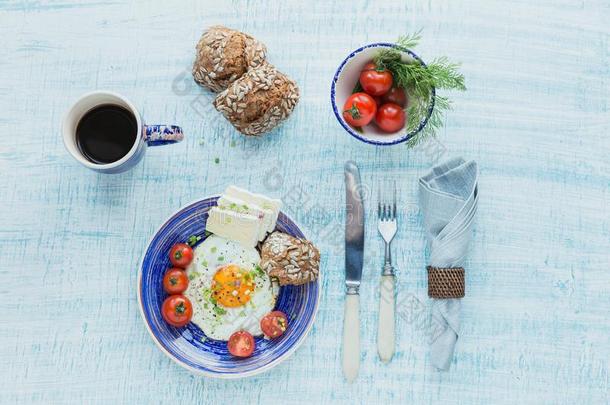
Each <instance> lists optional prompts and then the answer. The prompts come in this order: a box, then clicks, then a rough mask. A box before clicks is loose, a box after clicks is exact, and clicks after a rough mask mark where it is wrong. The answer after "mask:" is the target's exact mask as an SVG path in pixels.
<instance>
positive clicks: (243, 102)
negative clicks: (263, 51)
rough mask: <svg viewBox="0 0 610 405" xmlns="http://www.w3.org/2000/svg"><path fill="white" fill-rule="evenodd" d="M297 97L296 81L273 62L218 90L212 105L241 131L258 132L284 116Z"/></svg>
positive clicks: (265, 129)
mask: <svg viewBox="0 0 610 405" xmlns="http://www.w3.org/2000/svg"><path fill="white" fill-rule="evenodd" d="M298 101H299V88H298V87H297V84H296V83H295V82H294V80H292V79H291V78H289V77H288V76H286V75H285V74H283V73H282V72H280V71H278V70H277V69H276V68H275V67H274V66H273V65H271V64H269V63H263V64H262V65H261V66H258V67H256V68H254V69H251V70H248V71H247V72H246V74H244V75H243V76H242V77H240V78H239V79H237V80H235V81H234V82H233V83H232V84H231V85H230V86H229V87H228V88H227V89H226V90H225V91H223V92H222V93H220V94H218V96H216V99H215V100H214V107H216V109H217V110H218V111H220V112H221V113H222V114H223V115H224V116H225V117H226V118H227V119H228V120H229V122H231V124H233V126H234V127H235V128H236V129H237V130H238V131H239V132H241V133H243V134H245V135H262V134H264V133H265V132H268V131H270V130H272V129H273V128H274V127H275V126H277V125H278V124H279V123H280V122H282V121H283V120H285V119H286V118H288V116H289V115H290V113H292V110H293V109H294V107H295V106H296V104H297V103H298Z"/></svg>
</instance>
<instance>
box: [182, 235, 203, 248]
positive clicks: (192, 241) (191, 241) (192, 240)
mask: <svg viewBox="0 0 610 405" xmlns="http://www.w3.org/2000/svg"><path fill="white" fill-rule="evenodd" d="M200 240H201V236H197V235H191V236H189V238H188V239H187V241H186V243H187V244H188V245H189V246H191V247H193V246H195V245H196V244H197V242H199V241H200Z"/></svg>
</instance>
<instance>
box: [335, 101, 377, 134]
mask: <svg viewBox="0 0 610 405" xmlns="http://www.w3.org/2000/svg"><path fill="white" fill-rule="evenodd" d="M376 112H377V104H375V100H373V98H372V97H371V96H369V95H368V94H366V93H354V94H352V95H351V96H349V98H348V99H347V101H346V102H345V105H344V106H343V119H345V121H347V123H348V124H350V125H352V126H354V127H362V126H365V125H367V124H368V123H369V122H371V121H372V120H373V118H375V113H376Z"/></svg>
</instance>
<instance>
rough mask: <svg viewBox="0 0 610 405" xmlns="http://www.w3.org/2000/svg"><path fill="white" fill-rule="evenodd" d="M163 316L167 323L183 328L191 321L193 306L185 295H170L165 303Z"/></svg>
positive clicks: (162, 310) (162, 311) (162, 308)
mask: <svg viewBox="0 0 610 405" xmlns="http://www.w3.org/2000/svg"><path fill="white" fill-rule="evenodd" d="M161 315H163V319H165V322H167V323H169V324H170V325H172V326H176V327H181V326H184V325H186V324H187V323H189V322H190V321H191V317H192V316H193V305H192V304H191V301H189V299H188V298H186V297H185V296H184V295H180V294H178V295H170V296H169V297H167V298H166V299H165V301H163V306H162V307H161Z"/></svg>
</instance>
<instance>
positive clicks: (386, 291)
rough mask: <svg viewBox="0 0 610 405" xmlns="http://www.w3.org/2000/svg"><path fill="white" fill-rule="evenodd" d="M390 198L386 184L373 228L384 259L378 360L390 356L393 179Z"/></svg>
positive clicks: (393, 234) (393, 214)
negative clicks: (377, 219) (377, 218)
mask: <svg viewBox="0 0 610 405" xmlns="http://www.w3.org/2000/svg"><path fill="white" fill-rule="evenodd" d="M392 183H393V187H392V188H393V190H392V192H391V193H392V195H393V197H392V199H391V201H390V198H388V194H390V193H389V192H388V191H389V190H388V189H389V187H387V186H386V189H385V190H384V193H383V197H382V191H381V188H380V189H379V197H378V201H379V202H378V207H377V213H378V214H377V215H378V217H379V221H378V224H377V229H378V230H379V234H380V235H381V237H382V238H383V241H384V243H385V260H384V264H383V271H382V273H381V283H380V293H379V325H378V329H377V352H378V354H379V358H380V359H381V361H382V362H384V363H388V362H389V361H390V360H391V359H392V356H394V345H395V337H394V322H395V297H394V290H395V284H396V281H395V277H394V267H393V266H392V252H391V251H390V244H391V243H392V239H394V236H395V235H396V228H397V226H396V181H393V182H392Z"/></svg>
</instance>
